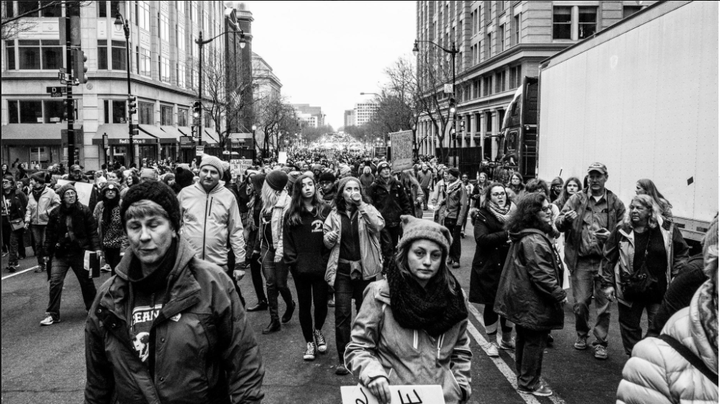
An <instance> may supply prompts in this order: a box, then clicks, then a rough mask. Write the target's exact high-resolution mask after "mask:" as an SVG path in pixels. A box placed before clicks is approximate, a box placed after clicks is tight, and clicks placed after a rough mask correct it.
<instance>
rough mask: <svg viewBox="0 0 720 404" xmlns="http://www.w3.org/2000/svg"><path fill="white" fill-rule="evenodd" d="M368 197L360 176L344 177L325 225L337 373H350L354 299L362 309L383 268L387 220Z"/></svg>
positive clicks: (357, 308)
mask: <svg viewBox="0 0 720 404" xmlns="http://www.w3.org/2000/svg"><path fill="white" fill-rule="evenodd" d="M367 201H368V199H367V197H366V196H365V195H364V194H363V189H362V186H361V185H360V181H359V180H358V179H357V178H355V177H346V178H343V179H341V180H340V182H339V183H338V193H337V196H336V197H335V206H334V207H333V210H332V212H330V214H329V215H328V217H327V219H325V225H324V226H323V233H324V239H323V242H324V243H325V246H326V247H327V248H330V249H331V251H330V258H329V259H328V264H327V269H326V271H325V281H327V282H328V284H329V285H330V286H332V287H333V288H334V290H335V346H336V348H337V352H338V359H339V364H338V366H337V367H336V368H335V374H337V375H347V374H348V373H349V372H348V370H347V368H346V367H345V365H344V363H343V354H344V353H345V346H346V345H347V344H348V343H349V342H350V325H351V322H352V300H353V299H355V309H356V310H359V309H360V304H361V303H362V293H363V290H365V288H366V287H367V286H368V285H369V284H370V282H372V281H374V280H375V279H376V278H377V276H378V275H379V274H380V272H381V270H382V253H381V250H380V233H381V232H382V229H383V228H384V227H385V220H383V217H382V215H381V214H380V212H378V210H377V209H375V207H374V206H372V205H370V204H368V203H367Z"/></svg>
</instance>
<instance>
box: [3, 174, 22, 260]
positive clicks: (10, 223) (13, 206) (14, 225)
mask: <svg viewBox="0 0 720 404" xmlns="http://www.w3.org/2000/svg"><path fill="white" fill-rule="evenodd" d="M26 207H27V198H26V197H24V194H22V193H18V192H17V189H16V187H15V180H14V179H13V176H12V175H10V174H6V175H5V177H3V179H2V237H3V246H4V247H7V249H8V251H9V252H10V257H9V259H8V266H7V270H8V272H15V270H16V269H17V268H18V259H19V258H22V257H21V255H22V256H24V255H25V254H24V251H23V253H22V254H20V251H19V249H20V246H19V244H20V243H19V239H20V237H22V235H21V233H20V231H21V230H23V229H24V228H25V223H24V219H25V209H26Z"/></svg>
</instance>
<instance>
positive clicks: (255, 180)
mask: <svg viewBox="0 0 720 404" xmlns="http://www.w3.org/2000/svg"><path fill="white" fill-rule="evenodd" d="M250 181H252V184H253V188H254V189H255V191H257V192H258V193H260V190H261V189H262V186H263V184H264V183H265V174H262V173H261V174H255V175H253V176H252V178H250Z"/></svg>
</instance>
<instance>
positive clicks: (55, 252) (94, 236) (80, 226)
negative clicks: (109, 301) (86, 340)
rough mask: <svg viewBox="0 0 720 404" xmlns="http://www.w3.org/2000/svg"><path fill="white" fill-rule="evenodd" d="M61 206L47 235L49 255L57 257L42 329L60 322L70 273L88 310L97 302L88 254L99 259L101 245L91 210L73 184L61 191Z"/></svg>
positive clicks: (52, 220) (53, 263)
mask: <svg viewBox="0 0 720 404" xmlns="http://www.w3.org/2000/svg"><path fill="white" fill-rule="evenodd" d="M58 196H59V197H60V200H61V202H60V206H57V207H55V208H54V209H53V210H52V211H50V217H49V219H48V225H47V228H46V234H45V252H46V254H47V255H48V257H53V260H52V268H51V269H50V271H51V272H50V301H49V302H48V306H47V310H46V313H45V314H46V317H45V319H43V320H42V321H41V322H40V325H44V326H47V325H53V324H55V323H59V322H60V298H61V297H62V290H63V284H64V283H65V275H67V272H68V269H70V268H72V270H73V272H75V276H77V278H78V282H80V290H81V291H82V295H83V301H84V302H85V310H90V306H92V303H93V299H94V298H95V293H96V290H95V283H94V282H93V279H92V278H91V277H89V276H88V273H87V271H85V264H84V259H85V251H86V250H90V251H96V252H97V255H98V257H100V255H101V254H102V252H101V251H100V242H99V239H98V233H97V224H96V223H95V218H94V217H93V214H92V212H91V211H90V208H88V207H87V206H85V205H83V204H82V203H80V201H78V194H77V191H76V190H75V187H74V186H73V185H72V184H65V185H63V186H62V187H61V188H60V190H59V191H58Z"/></svg>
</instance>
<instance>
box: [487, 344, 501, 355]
mask: <svg viewBox="0 0 720 404" xmlns="http://www.w3.org/2000/svg"><path fill="white" fill-rule="evenodd" d="M487 354H488V356H489V357H491V358H497V357H499V356H500V352H499V351H498V344H497V342H491V343H490V346H489V347H488V349H487Z"/></svg>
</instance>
